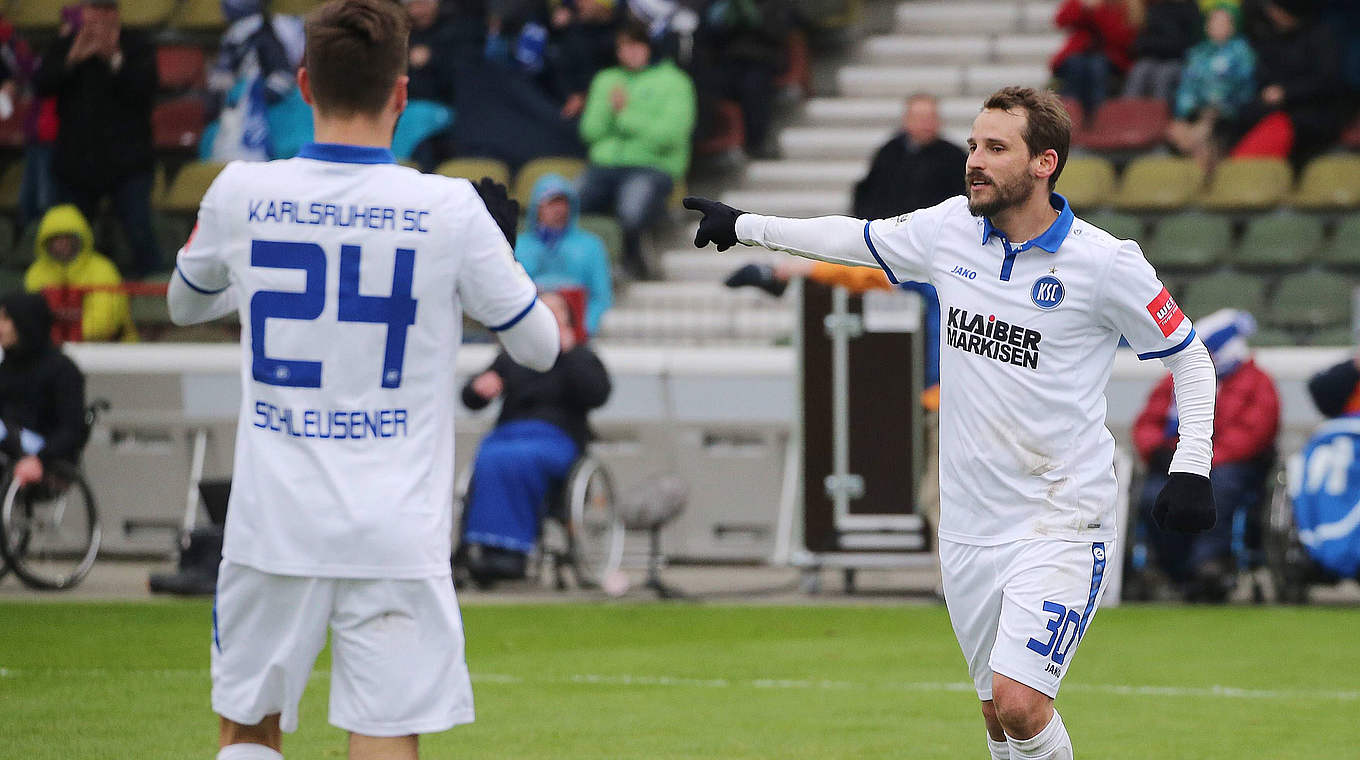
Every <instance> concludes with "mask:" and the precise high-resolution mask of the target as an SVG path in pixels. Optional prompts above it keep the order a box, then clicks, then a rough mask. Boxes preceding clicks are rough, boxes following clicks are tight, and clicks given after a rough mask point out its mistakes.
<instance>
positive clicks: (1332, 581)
mask: <svg viewBox="0 0 1360 760" xmlns="http://www.w3.org/2000/svg"><path fill="white" fill-rule="evenodd" d="M1295 456H1296V457H1299V455H1295ZM1301 468H1302V463H1301V460H1299V461H1294V462H1291V465H1290V466H1288V467H1280V468H1278V469H1277V471H1276V473H1275V477H1274V479H1273V480H1272V483H1271V485H1272V489H1271V494H1270V503H1269V509H1268V512H1267V513H1266V521H1265V526H1264V541H1263V543H1264V544H1265V547H1264V548H1265V565H1266V570H1267V572H1268V574H1269V577H1270V580H1271V585H1272V586H1273V589H1274V598H1275V601H1276V602H1278V603H1280V604H1307V603H1308V599H1309V594H1310V591H1311V589H1312V588H1313V587H1315V586H1335V585H1336V584H1338V583H1341V582H1342V581H1344V580H1347V579H1346V578H1344V577H1342V576H1340V575H1338V574H1336V573H1334V572H1332V571H1331V570H1329V569H1327V568H1326V567H1323V566H1322V565H1321V564H1320V563H1318V562H1317V561H1316V560H1314V559H1313V557H1312V555H1310V554H1309V553H1308V549H1307V547H1305V546H1304V545H1303V542H1302V541H1301V540H1299V531H1298V526H1297V524H1296V520H1295V517H1294V500H1293V497H1292V494H1293V493H1294V491H1293V490H1292V489H1293V488H1294V487H1296V486H1297V483H1292V482H1291V480H1293V479H1296V478H1299V477H1301V476H1302V474H1301V473H1300V472H1299V471H1300V470H1301ZM1355 580H1360V577H1356V578H1355Z"/></svg>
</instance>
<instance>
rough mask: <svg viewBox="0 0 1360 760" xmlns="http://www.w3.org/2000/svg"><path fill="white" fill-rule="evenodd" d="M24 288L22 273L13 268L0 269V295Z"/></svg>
mask: <svg viewBox="0 0 1360 760" xmlns="http://www.w3.org/2000/svg"><path fill="white" fill-rule="evenodd" d="M23 289H24V273H23V272H22V271H19V270H15V269H0V296H3V295H9V294H10V293H13V292H15V291H18V290H23Z"/></svg>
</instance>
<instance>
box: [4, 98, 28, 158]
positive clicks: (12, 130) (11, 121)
mask: <svg viewBox="0 0 1360 760" xmlns="http://www.w3.org/2000/svg"><path fill="white" fill-rule="evenodd" d="M28 108H29V101H27V100H21V101H19V102H17V103H15V104H14V113H12V114H10V116H9V118H8V119H5V120H4V121H0V147H3V148H19V147H23V144H24V121H25V119H26V118H27V117H28Z"/></svg>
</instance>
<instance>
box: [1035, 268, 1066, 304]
mask: <svg viewBox="0 0 1360 760" xmlns="http://www.w3.org/2000/svg"><path fill="white" fill-rule="evenodd" d="M1064 295H1067V289H1066V288H1064V287H1063V284H1062V280H1059V279H1058V278H1057V277H1054V276H1053V275H1051V274H1046V275H1044V276H1043V277H1040V278H1039V279H1037V280H1035V281H1034V287H1032V288H1030V291H1029V299H1030V300H1031V301H1033V302H1034V305H1035V306H1038V307H1039V308H1040V309H1052V308H1055V307H1056V306H1057V305H1058V304H1060V303H1062V300H1063V296H1064Z"/></svg>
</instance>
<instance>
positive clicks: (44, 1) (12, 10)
mask: <svg viewBox="0 0 1360 760" xmlns="http://www.w3.org/2000/svg"><path fill="white" fill-rule="evenodd" d="M68 4H69V3H68V2H67V0H12V2H10V3H9V6H8V7H6V8H5V20H7V21H9V22H10V23H11V24H13V25H14V26H16V27H18V28H20V29H24V30H30V29H55V28H56V27H58V26H61V9H62V8H63V7H64V6H66V5H68Z"/></svg>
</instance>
